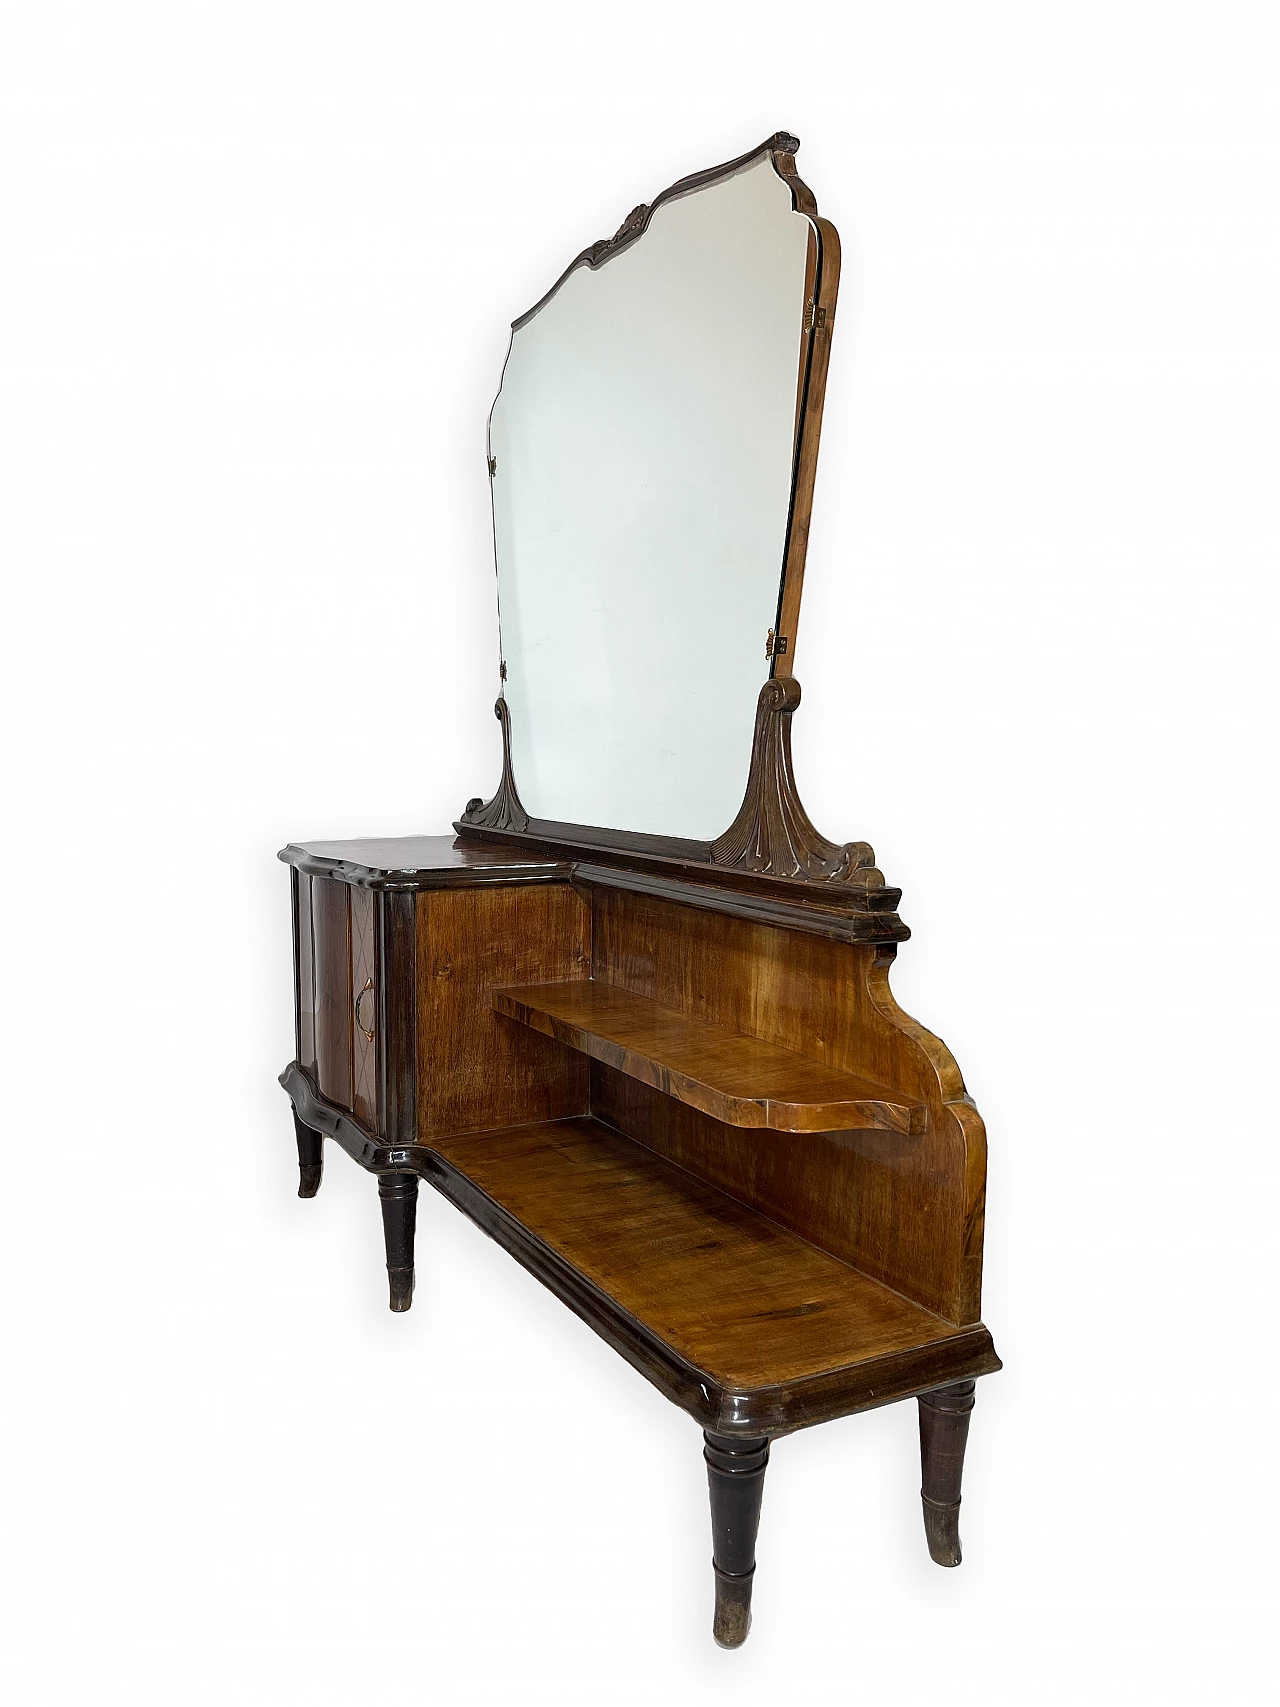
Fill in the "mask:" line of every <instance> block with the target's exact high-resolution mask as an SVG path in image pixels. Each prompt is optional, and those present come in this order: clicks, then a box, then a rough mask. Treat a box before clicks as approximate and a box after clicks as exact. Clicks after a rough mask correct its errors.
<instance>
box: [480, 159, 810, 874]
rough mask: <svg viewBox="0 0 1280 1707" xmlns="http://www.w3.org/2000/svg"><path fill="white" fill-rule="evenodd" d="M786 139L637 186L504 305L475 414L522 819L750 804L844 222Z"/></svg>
mask: <svg viewBox="0 0 1280 1707" xmlns="http://www.w3.org/2000/svg"><path fill="white" fill-rule="evenodd" d="M797 146H798V144H797V143H796V141H795V139H794V138H792V137H787V136H785V135H779V136H777V137H774V138H773V139H771V141H770V142H769V143H766V144H764V145H763V147H762V148H761V149H759V150H757V151H756V152H755V153H754V154H752V155H748V156H744V157H743V158H742V159H741V160H738V161H734V162H732V163H730V164H729V165H727V166H724V167H720V168H717V169H715V170H714V171H712V172H708V173H702V174H699V175H698V176H696V177H693V178H689V179H685V180H682V182H681V183H680V184H677V185H675V186H674V187H673V188H672V189H671V190H669V191H667V192H665V193H664V195H662V196H660V197H659V198H658V199H657V200H656V201H655V202H654V203H653V204H652V206H650V207H641V208H637V209H636V210H635V211H634V212H633V213H632V214H630V215H629V216H628V218H627V220H626V222H624V224H623V226H622V229H621V230H620V231H619V232H618V234H617V236H616V237H615V238H613V239H612V240H610V241H608V242H604V243H598V244H596V245H594V246H593V247H592V248H591V249H589V250H586V251H584V253H583V254H582V255H580V256H579V257H578V258H577V260H576V261H575V262H574V263H573V264H572V265H571V266H570V267H569V268H568V270H567V271H566V272H565V273H564V274H563V275H562V277H561V278H560V280H559V281H558V282H557V283H556V285H555V286H554V287H553V288H552V289H551V290H550V291H549V292H548V294H547V295H546V296H545V297H544V298H543V299H542V301H541V302H540V303H538V304H537V306H536V307H535V308H533V309H531V310H530V311H529V312H528V313H527V314H526V315H524V316H523V317H522V318H521V319H519V320H517V321H516V322H515V324H514V326H513V328H512V336H511V345H510V349H509V353H508V356H507V360H506V365H505V367H504V370H503V374H502V382H501V389H500V391H499V395H498V398H497V401H496V402H495V404H494V407H493V411H492V414H491V416H490V423H489V459H490V460H489V468H490V477H491V482H492V491H493V520H494V544H495V555H496V564H497V579H498V603H499V621H500V632H501V648H502V660H503V675H504V681H503V689H502V691H503V696H504V698H505V702H506V704H505V708H503V707H500V708H499V710H500V713H503V720H504V723H505V724H507V725H508V726H509V738H510V770H511V775H512V778H513V780H514V786H515V790H516V791H517V793H518V796H519V803H520V805H521V806H522V807H523V809H524V812H525V813H526V814H528V816H529V817H530V818H532V819H533V820H535V826H536V822H537V821H543V822H547V821H550V822H553V823H556V824H562V825H566V824H567V825H578V826H601V827H607V828H610V829H613V830H622V831H631V832H643V833H645V834H646V835H648V836H650V837H663V838H673V837H674V838H688V839H691V840H694V841H697V842H701V843H706V842H709V841H711V840H712V839H713V838H714V837H716V836H718V835H720V833H721V832H722V831H724V830H725V828H726V826H727V825H728V824H729V823H730V822H731V820H732V819H733V817H734V814H735V813H736V812H737V811H738V808H739V806H740V804H741V802H742V798H743V790H744V787H745V785H746V780H747V771H748V764H749V761H750V756H751V742H752V731H753V727H754V722H755V714H756V703H757V699H758V696H759V694H760V690H761V687H762V685H763V683H764V682H765V681H766V679H767V678H768V677H769V675H770V674H771V671H772V668H773V665H774V663H775V662H776V663H777V664H778V665H779V671H778V673H779V674H783V673H789V659H787V661H786V664H785V667H784V666H783V664H782V660H781V659H774V658H772V657H771V656H769V655H768V653H767V646H769V645H771V643H772V641H773V635H774V632H775V631H779V630H780V628H781V621H782V619H781V617H780V608H781V600H782V592H783V583H784V569H785V568H786V567H787V560H788V551H789V546H790V547H791V555H792V558H793V562H792V565H791V574H792V576H793V577H794V580H795V583H796V586H795V594H796V598H797V599H798V583H799V571H800V568H801V567H802V560H803V546H804V540H803V537H802V535H803V532H807V508H806V510H805V514H804V518H803V529H802V530H800V533H801V537H798V538H793V537H792V536H793V534H794V533H795V531H796V530H794V529H793V527H792V516H793V497H794V492H795V486H796V473H797V449H798V445H799V443H800V438H801V425H802V418H803V415H804V406H805V393H806V381H807V378H808V374H807V369H808V367H809V365H810V363H809V355H810V351H809V346H810V344H811V343H812V342H814V340H813V338H812V336H811V331H812V327H813V323H814V317H815V312H818V311H817V310H816V308H815V303H816V301H817V300H820V299H819V297H818V292H817V277H818V273H819V271H820V268H821V265H822V242H823V234H824V231H825V232H827V233H829V234H830V240H831V242H834V236H835V234H834V232H833V231H831V229H830V227H827V226H825V222H818V221H817V220H816V219H814V218H812V217H810V214H811V213H812V212H815V211H816V210H814V209H813V204H812V198H811V197H810V196H809V195H808V192H807V190H805V188H804V186H803V184H801V183H800V182H799V180H798V179H797V178H796V177H795V175H794V173H795V168H794V160H793V158H792V155H793V153H794V149H795V148H796V147H797ZM806 205H807V208H808V210H809V211H807V212H806V211H800V207H801V206H806ZM828 271H829V273H832V274H833V273H834V268H833V267H829V269H828ZM830 291H831V293H833V292H834V276H832V277H831V278H830ZM832 300H833V297H832ZM821 312H822V313H824V314H825V312H826V311H821ZM814 431H815V433H816V426H815V428H814ZM814 448H815V450H816V440H815V446H814ZM808 473H809V480H810V482H811V480H812V469H811V468H810V469H809V471H808ZM791 626H792V627H794V621H793V622H792V625H791ZM468 816H469V817H470V814H469V815H468Z"/></svg>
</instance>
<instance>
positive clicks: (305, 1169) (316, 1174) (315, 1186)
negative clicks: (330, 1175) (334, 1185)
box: [293, 1108, 324, 1197]
mask: <svg viewBox="0 0 1280 1707" xmlns="http://www.w3.org/2000/svg"><path fill="white" fill-rule="evenodd" d="M293 1129H294V1131H295V1132H296V1133H297V1134H298V1196H299V1197H314V1196H315V1194H316V1193H317V1192H318V1191H319V1189H320V1176H321V1174H323V1172H324V1134H323V1133H322V1132H315V1131H313V1130H312V1129H311V1127H310V1126H304V1125H303V1124H302V1122H301V1121H300V1120H299V1119H298V1111H297V1109H296V1108H295V1109H294V1111H293Z"/></svg>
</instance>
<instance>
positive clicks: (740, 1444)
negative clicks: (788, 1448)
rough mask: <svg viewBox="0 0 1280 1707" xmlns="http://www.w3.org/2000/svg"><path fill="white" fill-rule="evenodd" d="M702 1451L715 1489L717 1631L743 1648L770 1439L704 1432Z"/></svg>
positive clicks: (720, 1638) (723, 1643) (722, 1640)
mask: <svg viewBox="0 0 1280 1707" xmlns="http://www.w3.org/2000/svg"><path fill="white" fill-rule="evenodd" d="M702 1438H703V1443H704V1444H703V1448H702V1456H703V1458H704V1459H705V1460H706V1465H707V1486H708V1489H709V1491H710V1494H711V1563H712V1568H713V1570H714V1571H715V1576H716V1610H715V1618H714V1620H713V1622H712V1626H711V1633H712V1635H713V1636H714V1637H715V1639H716V1641H717V1643H718V1644H719V1645H720V1647H722V1648H740V1647H741V1646H742V1644H743V1643H744V1642H745V1641H746V1639H747V1632H748V1630H749V1629H750V1628H751V1587H752V1583H753V1582H754V1580H755V1574H756V1534H757V1532H758V1530H759V1528H760V1501H761V1498H762V1496H763V1494H764V1473H765V1471H766V1470H767V1469H768V1468H769V1442H768V1440H767V1439H763V1438H761V1439H758V1440H752V1439H750V1438H748V1439H745V1440H744V1439H742V1438H741V1437H740V1436H728V1435H721V1434H712V1433H709V1432H707V1431H704V1433H703V1436H702Z"/></svg>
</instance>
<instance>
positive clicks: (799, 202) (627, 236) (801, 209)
mask: <svg viewBox="0 0 1280 1707" xmlns="http://www.w3.org/2000/svg"><path fill="white" fill-rule="evenodd" d="M799 146H800V139H799V137H796V136H792V135H790V134H789V133H788V132H787V131H783V130H780V131H777V132H776V133H775V134H774V135H773V136H771V137H769V138H767V139H766V140H765V141H764V142H762V143H761V144H760V145H759V147H758V148H752V149H750V150H749V151H748V152H747V153H746V154H739V155H738V157H737V159H736V160H728V161H726V162H725V163H724V165H723V166H711V167H708V168H707V169H706V170H705V171H702V172H691V173H690V174H689V175H688V177H685V178H681V179H679V180H678V181H677V182H676V183H674V184H672V185H671V186H670V187H669V188H668V189H665V190H663V191H662V192H661V194H659V195H656V196H655V197H654V198H653V200H652V201H651V202H641V203H640V205H639V206H638V207H633V208H632V210H631V212H630V213H629V214H628V215H627V217H626V218H625V219H624V220H623V222H622V224H621V225H620V226H619V227H618V229H617V230H616V231H615V232H614V234H613V236H612V237H602V238H600V239H599V241H598V242H595V243H589V244H588V245H587V247H586V248H585V249H583V250H581V251H580V252H579V253H578V254H577V255H575V256H574V258H573V260H572V261H570V262H569V265H568V266H567V267H566V268H565V270H564V271H563V272H562V273H561V275H560V277H559V278H558V279H557V280H556V282H555V283H554V284H553V285H552V287H551V289H550V290H549V291H547V293H546V294H545V296H540V297H539V298H538V300H537V302H535V303H534V305H533V307H532V308H529V309H526V310H525V312H524V313H523V314H521V315H518V316H517V317H516V319H514V320H513V321H512V322H511V330H512V331H513V332H518V331H519V330H520V328H521V327H522V326H526V325H528V323H529V321H530V320H532V319H533V317H534V315H535V314H537V313H538V312H539V311H540V310H541V309H543V308H545V307H546V306H547V304H548V303H549V302H550V301H551V298H552V297H553V296H554V295H555V294H556V292H557V291H558V290H559V289H560V287H561V285H562V284H563V283H564V282H565V280H566V279H567V278H568V277H569V276H570V274H571V273H576V272H577V270H578V268H579V267H589V268H590V270H591V271H592V272H593V273H594V272H597V271H598V270H599V269H600V268H601V267H603V266H604V265H605V264H606V263H607V262H609V261H612V260H613V259H614V257H615V256H617V255H621V254H622V253H623V251H624V250H627V249H629V248H630V247H631V245H632V244H633V243H635V242H638V241H639V239H640V238H641V237H643V236H644V234H645V232H646V231H647V230H648V229H649V222H650V220H651V219H652V218H653V216H654V214H655V213H656V212H657V211H658V209H659V208H660V207H662V206H663V204H664V203H666V202H672V201H676V200H678V199H679V198H680V197H681V196H688V195H692V194H693V192H694V191H695V190H705V189H707V188H708V186H710V185H711V184H716V183H719V181H720V180H721V178H731V177H732V176H733V175H734V173H735V172H741V171H742V169H743V168H744V167H746V166H750V165H751V164H752V162H753V161H755V160H759V159H760V158H761V157H762V156H763V155H765V154H767V155H769V156H770V157H771V159H772V161H773V167H774V170H775V171H776V172H777V174H778V176H779V177H780V178H782V179H784V180H785V182H786V183H787V184H788V185H789V187H790V189H791V200H792V205H793V206H794V207H795V209H796V211H797V212H798V213H804V214H809V215H810V216H812V215H813V214H815V213H816V212H817V204H816V203H815V202H814V200H813V196H812V195H811V194H810V192H809V190H808V188H807V186H806V185H804V184H803V183H801V181H800V179H799V177H797V176H796V170H795V155H796V150H797V149H798V148H799ZM806 203H807V204H808V205H805V204H806Z"/></svg>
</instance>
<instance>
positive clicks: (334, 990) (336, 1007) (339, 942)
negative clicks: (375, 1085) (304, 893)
mask: <svg viewBox="0 0 1280 1707" xmlns="http://www.w3.org/2000/svg"><path fill="white" fill-rule="evenodd" d="M350 894H351V891H350V890H349V889H348V888H347V886H346V884H344V883H335V882H333V881H332V879H329V878H313V879H312V882H311V940H312V944H313V948H314V953H315V980H316V1077H317V1079H318V1080H319V1084H320V1090H321V1093H322V1094H323V1095H324V1096H326V1097H328V1098H329V1100H330V1102H336V1103H337V1104H338V1106H339V1107H340V1108H346V1109H349V1108H350V1107H351V912H350V907H349V905H348V898H349V896H350Z"/></svg>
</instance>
